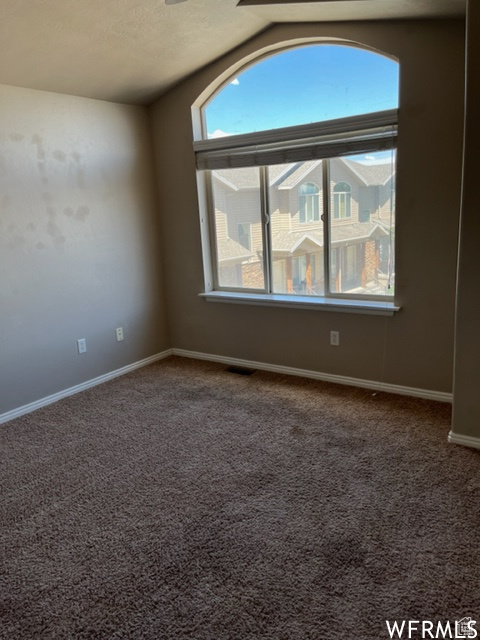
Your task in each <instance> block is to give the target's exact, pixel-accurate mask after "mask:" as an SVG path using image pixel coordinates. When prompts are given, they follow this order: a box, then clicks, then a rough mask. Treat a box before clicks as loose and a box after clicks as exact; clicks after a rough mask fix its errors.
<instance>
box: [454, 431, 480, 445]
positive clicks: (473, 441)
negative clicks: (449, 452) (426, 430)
mask: <svg viewBox="0 0 480 640" xmlns="http://www.w3.org/2000/svg"><path fill="white" fill-rule="evenodd" d="M448 441H449V442H451V443H452V444H461V445H462V446H463V447H473V448H474V449H480V438H473V437H472V436H462V435H461V434H460V433H453V431H450V433H449V434H448Z"/></svg>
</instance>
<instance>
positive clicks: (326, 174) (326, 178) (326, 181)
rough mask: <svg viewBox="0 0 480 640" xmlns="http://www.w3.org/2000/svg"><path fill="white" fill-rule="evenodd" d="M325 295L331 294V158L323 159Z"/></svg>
mask: <svg viewBox="0 0 480 640" xmlns="http://www.w3.org/2000/svg"><path fill="white" fill-rule="evenodd" d="M322 192H323V215H322V220H323V275H324V295H325V297H327V296H329V295H330V160H328V159H325V160H322Z"/></svg>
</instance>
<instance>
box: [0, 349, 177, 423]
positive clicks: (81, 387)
mask: <svg viewBox="0 0 480 640" xmlns="http://www.w3.org/2000/svg"><path fill="white" fill-rule="evenodd" d="M172 354H173V350H172V349H167V350H165V351H162V352H161V353H157V354H155V355H154V356H150V357H148V358H144V359H143V360H138V361H137V362H133V363H132V364H127V365H126V366H125V367H121V368H120V369H116V370H115V371H110V372H109V373H105V374H103V375H102V376H98V377H97V378H92V379H91V380H86V381H85V382H82V383H80V384H77V385H75V386H74V387H69V388H68V389H64V390H63V391H59V392H58V393H54V394H52V395H51V396H47V397H46V398H41V399H40V400H35V402H30V403H29V404H25V405H23V406H22V407H18V408H17V409H13V410H12V411H7V412H6V413H2V414H0V424H2V423H4V422H8V421H9V420H13V419H14V418H19V417H20V416H23V415H25V414H26V413H31V412H32V411H35V410H36V409H40V408H41V407H45V406H46V405H48V404H52V403H53V402H57V401H58V400H62V398H67V397H68V396H73V395H74V394H75V393H80V391H85V390H86V389H90V388H91V387H96V386H97V385H98V384H102V382H107V381H108V380H112V379H113V378H118V376H123V375H124V374H125V373H129V372H130V371H134V370H135V369H140V367H145V366H147V365H148V364H152V363H153V362H157V361H158V360H163V359H164V358H167V357H168V356H171V355H172Z"/></svg>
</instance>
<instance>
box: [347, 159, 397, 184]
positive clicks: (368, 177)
mask: <svg viewBox="0 0 480 640" xmlns="http://www.w3.org/2000/svg"><path fill="white" fill-rule="evenodd" d="M342 160H343V162H344V163H345V165H346V166H347V167H349V168H350V169H351V170H352V171H353V172H354V173H356V174H358V175H359V176H360V177H361V178H362V180H363V181H364V182H365V185H366V186H368V187H373V186H377V185H378V186H382V185H384V184H386V183H387V182H388V180H389V179H390V178H391V176H392V175H393V174H394V173H395V166H393V170H392V165H391V163H390V162H379V163H375V164H373V163H372V164H365V163H363V162H354V161H353V160H349V159H348V158H342Z"/></svg>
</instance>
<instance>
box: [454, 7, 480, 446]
mask: <svg viewBox="0 0 480 640" xmlns="http://www.w3.org/2000/svg"><path fill="white" fill-rule="evenodd" d="M467 55H468V63H467V100H466V129H465V160H464V184H463V196H462V223H461V239H460V259H459V265H458V299H457V318H456V345H455V385H454V398H453V399H454V403H453V426H452V431H453V433H454V434H459V435H465V436H470V437H476V438H480V330H479V327H480V298H479V292H480V283H479V257H480V250H479V238H480V192H479V188H478V173H479V169H478V168H479V161H478V150H479V145H480V120H479V114H480V87H479V82H478V79H479V77H480V2H479V0H470V2H469V8H468V46H467Z"/></svg>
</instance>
